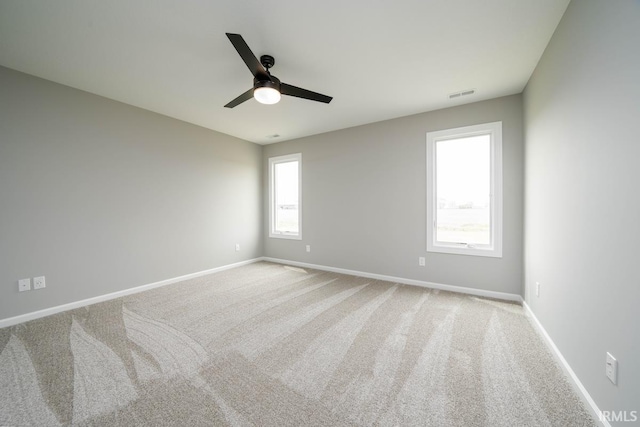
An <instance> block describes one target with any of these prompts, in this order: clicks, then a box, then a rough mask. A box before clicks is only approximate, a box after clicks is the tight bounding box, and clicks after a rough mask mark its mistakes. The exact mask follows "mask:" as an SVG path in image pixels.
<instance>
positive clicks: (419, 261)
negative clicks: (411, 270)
mask: <svg viewBox="0 0 640 427" xmlns="http://www.w3.org/2000/svg"><path fill="white" fill-rule="evenodd" d="M426 262H427V260H426V259H425V258H424V257H423V256H421V257H419V258H418V265H419V266H420V267H424V266H425V265H426Z"/></svg>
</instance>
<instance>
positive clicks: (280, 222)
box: [269, 153, 302, 240]
mask: <svg viewBox="0 0 640 427" xmlns="http://www.w3.org/2000/svg"><path fill="white" fill-rule="evenodd" d="M301 166H302V154H300V153H297V154H289V155H286V156H279V157H271V158H270V159H269V237H278V238H281V239H298V240H300V239H302V231H301V230H302V212H301V211H302V210H301V206H300V199H301V197H300V195H301V191H300V190H301V188H300V187H301V185H300V182H301V181H302V180H301V176H302V171H301V169H302V167H301Z"/></svg>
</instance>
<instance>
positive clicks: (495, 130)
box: [427, 121, 503, 258]
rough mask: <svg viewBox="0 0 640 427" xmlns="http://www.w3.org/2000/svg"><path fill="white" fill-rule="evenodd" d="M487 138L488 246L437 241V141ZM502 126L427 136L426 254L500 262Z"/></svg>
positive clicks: (488, 124) (488, 125) (487, 126)
mask: <svg viewBox="0 0 640 427" xmlns="http://www.w3.org/2000/svg"><path fill="white" fill-rule="evenodd" d="M479 135H490V136H491V138H490V147H491V151H490V152H491V167H490V174H491V178H490V180H491V189H490V230H491V232H490V238H491V244H490V245H473V244H468V243H449V242H438V241H436V237H437V234H436V232H435V231H436V220H437V209H438V203H437V197H438V195H437V191H436V184H437V182H436V179H437V178H436V177H437V175H436V172H437V168H436V161H437V158H436V145H437V142H439V141H446V140H451V139H460V138H465V137H471V136H479ZM502 199H503V192H502V122H501V121H499V122H491V123H484V124H479V125H472V126H463V127H458V128H452V129H444V130H439V131H433V132H427V252H435V253H445V254H457V255H473V256H484V257H494V258H502V222H503V216H502V204H503V200H502Z"/></svg>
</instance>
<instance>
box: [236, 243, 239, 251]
mask: <svg viewBox="0 0 640 427" xmlns="http://www.w3.org/2000/svg"><path fill="white" fill-rule="evenodd" d="M239 250H240V243H236V252H238V251H239Z"/></svg>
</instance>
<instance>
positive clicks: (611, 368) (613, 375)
mask: <svg viewBox="0 0 640 427" xmlns="http://www.w3.org/2000/svg"><path fill="white" fill-rule="evenodd" d="M605 369H606V373H607V378H609V379H610V380H611V382H612V383H614V384H618V361H617V360H616V358H615V357H613V356H612V355H611V353H609V352H607V365H606V368H605Z"/></svg>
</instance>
